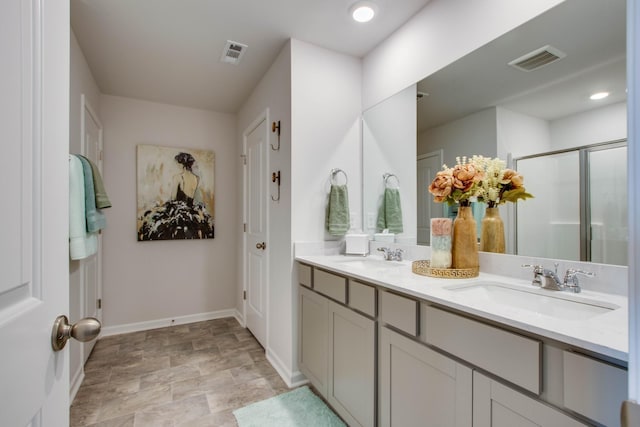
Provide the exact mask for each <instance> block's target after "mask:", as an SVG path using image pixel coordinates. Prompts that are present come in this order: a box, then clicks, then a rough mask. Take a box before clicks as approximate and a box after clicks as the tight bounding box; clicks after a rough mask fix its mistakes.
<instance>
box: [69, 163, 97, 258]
mask: <svg viewBox="0 0 640 427" xmlns="http://www.w3.org/2000/svg"><path fill="white" fill-rule="evenodd" d="M97 251H98V237H97V235H96V233H87V220H86V216H85V209H84V173H83V170H82V163H81V162H80V159H78V158H77V157H76V156H69V256H70V257H71V259H83V258H88V257H90V256H91V255H93V254H95V253H96V252H97Z"/></svg>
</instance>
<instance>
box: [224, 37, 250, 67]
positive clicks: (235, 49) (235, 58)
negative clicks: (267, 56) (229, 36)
mask: <svg viewBox="0 0 640 427" xmlns="http://www.w3.org/2000/svg"><path fill="white" fill-rule="evenodd" d="M247 47H248V46H247V45H246V44H242V43H238V42H234V41H232V40H227V44H225V45H224V49H223V50H222V57H221V58H220V61H222V62H226V63H228V64H234V65H236V64H238V63H239V62H240V59H242V55H244V52H245V51H246V50H247Z"/></svg>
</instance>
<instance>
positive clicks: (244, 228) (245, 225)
mask: <svg viewBox="0 0 640 427" xmlns="http://www.w3.org/2000/svg"><path fill="white" fill-rule="evenodd" d="M242 228H243V231H244V232H245V233H246V232H247V223H246V222H245V223H244V224H242Z"/></svg>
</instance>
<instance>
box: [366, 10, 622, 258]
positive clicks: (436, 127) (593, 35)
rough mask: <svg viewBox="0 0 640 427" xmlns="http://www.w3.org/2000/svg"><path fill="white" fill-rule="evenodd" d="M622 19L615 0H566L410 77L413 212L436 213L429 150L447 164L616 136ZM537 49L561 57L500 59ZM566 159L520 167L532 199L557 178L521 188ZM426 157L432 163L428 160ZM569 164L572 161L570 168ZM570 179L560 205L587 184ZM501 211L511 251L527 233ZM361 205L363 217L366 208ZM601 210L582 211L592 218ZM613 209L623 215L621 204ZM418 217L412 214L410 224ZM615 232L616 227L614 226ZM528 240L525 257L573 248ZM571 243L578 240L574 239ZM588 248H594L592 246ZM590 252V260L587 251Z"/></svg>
mask: <svg viewBox="0 0 640 427" xmlns="http://www.w3.org/2000/svg"><path fill="white" fill-rule="evenodd" d="M625 20H626V18H625V1H624V0H610V1H606V2H603V1H601V0H566V1H565V2H563V3H561V4H559V5H558V6H556V7H554V8H552V9H550V10H549V11H547V12H545V13H543V14H541V15H540V16H538V17H536V18H534V19H532V20H531V21H529V22H527V23H525V24H523V25H521V26H520V27H518V28H516V29H514V30H513V31H511V32H509V33H507V34H505V35H503V36H501V37H499V38H498V39H496V40H494V41H493V42H491V43H488V44H487V45H485V46H483V47H481V48H480V49H478V50H476V51H474V52H472V53H470V54H469V55H467V56H465V57H463V58H461V59H460V60H458V61H456V62H454V63H452V64H450V65H449V66H447V67H445V68H443V69H442V70H440V71H438V72H436V73H434V74H433V75H431V76H428V77H427V78H425V79H424V80H422V81H420V82H418V83H417V92H418V94H419V95H422V96H421V97H418V98H417V102H416V103H417V150H416V152H415V153H414V157H413V158H410V157H407V158H405V165H407V164H408V163H409V162H411V161H413V162H417V165H418V166H417V168H416V175H415V178H414V179H415V180H416V182H417V191H418V195H417V197H416V199H415V201H414V203H415V204H416V206H415V210H416V211H420V212H421V213H420V214H419V216H420V217H422V216H423V215H425V213H423V212H425V210H426V212H429V213H428V215H432V214H431V213H430V212H431V211H433V210H434V209H435V211H436V212H437V213H438V214H437V215H436V216H441V215H443V213H444V211H443V210H438V209H437V207H436V208H434V209H432V208H431V207H425V203H426V202H425V201H428V200H429V198H430V195H429V194H428V192H427V186H428V184H429V183H430V182H431V180H432V179H433V175H431V174H432V173H433V174H435V172H436V171H437V169H436V170H435V171H431V170H430V169H428V168H427V171H425V170H423V169H422V167H421V162H422V160H423V159H424V158H426V157H430V156H431V157H433V156H435V155H434V153H440V152H441V153H442V163H445V164H447V165H449V166H451V165H453V164H455V158H456V157H457V156H463V155H466V156H471V155H473V154H479V155H484V156H487V157H500V158H502V159H504V160H508V161H510V162H511V159H513V158H523V157H527V156H532V155H535V154H539V153H549V152H558V151H564V150H568V149H572V148H575V147H583V146H588V145H593V144H600V143H603V142H607V141H620V140H625V139H626V90H625V88H626V78H625V73H626V58H625V49H626V47H625V37H626V30H625ZM548 46H551V47H548ZM541 47H547V51H549V52H557V51H560V52H561V53H562V54H561V55H558V56H560V57H561V59H558V60H557V61H555V62H552V63H549V64H547V65H544V66H542V67H540V68H537V69H534V70H532V71H522V70H521V69H518V68H516V67H514V66H511V65H509V63H510V62H512V61H513V60H516V59H519V58H521V57H523V56H524V55H526V54H527V53H530V52H535V51H536V50H537V49H539V48H541ZM602 90H606V91H608V92H610V95H609V97H608V98H605V99H602V100H599V101H591V100H589V95H590V94H591V93H592V92H595V91H602ZM386 102H389V100H388V101H385V102H383V103H382V104H381V105H379V106H376V107H374V108H383V107H382V105H383V104H385V103H386ZM366 114H367V112H365V119H366ZM382 126H383V124H382V123H378V124H377V127H382ZM386 126H387V128H388V129H389V128H397V126H396V122H386ZM364 137H365V138H364V139H363V171H365V170H367V168H369V165H368V164H367V152H368V150H369V147H370V145H369V143H368V141H367V139H366V134H365V135H364ZM395 144H399V141H395ZM395 147H397V145H395ZM378 149H379V148H378ZM436 155H437V154H436ZM566 161H568V160H566V159H562V160H561V161H560V160H558V161H556V160H548V161H544V162H539V163H538V164H532V165H531V168H530V169H529V170H527V171H522V172H523V175H524V177H525V186H526V187H527V190H528V191H529V192H530V193H532V194H533V195H534V196H536V198H544V197H546V196H545V194H544V193H545V192H546V191H547V190H548V189H549V188H552V187H554V186H555V187H558V186H559V184H558V183H559V181H553V182H552V183H550V184H548V185H547V186H542V187H541V188H539V189H533V188H530V185H534V183H535V180H536V179H537V178H539V177H540V176H543V175H546V176H558V179H568V174H569V172H568V169H567V168H568V166H567V165H566V164H565V162H566ZM433 163H434V164H436V160H433ZM511 163H512V162H511ZM534 163H536V162H534ZM556 163H557V164H558V167H559V168H561V169H558V170H557V171H552V170H551V166H552V165H553V164H556ZM510 166H512V167H513V164H510ZM431 168H432V167H431ZM518 168H520V165H519V166H518ZM369 169H370V168H369ZM578 169H579V168H578V167H577V166H576V173H577V171H578ZM418 171H421V172H420V173H418ZM383 172H392V173H395V172H397V171H394V170H385V171H383V170H378V171H377V173H378V174H382V173H383ZM574 178H575V180H578V183H577V184H576V185H577V186H578V189H577V190H576V191H575V192H574V191H573V190H571V191H567V192H566V193H567V194H566V195H565V197H564V199H563V201H564V202H569V199H570V198H569V194H568V193H569V192H571V194H572V195H574V196H575V197H574V196H572V197H573V201H572V202H570V204H571V207H567V209H566V210H565V211H564V212H569V211H578V212H580V208H579V206H578V199H579V195H580V194H581V193H580V188H581V187H580V186H582V187H583V188H586V186H587V184H586V183H584V182H580V178H579V177H578V176H576V177H574ZM407 179H408V178H404V179H403V182H407ZM374 184H375V183H374ZM370 185H371V182H370V181H369V180H367V179H366V178H365V177H363V186H364V188H363V196H364V198H366V197H368V196H367V194H368V193H369V186H370ZM563 185H564V184H563ZM567 185H568V184H567ZM371 193H375V191H371ZM563 194H564V193H563ZM403 195H404V196H405V198H404V200H403V209H405V210H409V209H411V207H410V204H411V202H412V201H411V200H409V197H408V195H406V194H403ZM533 200H536V199H532V200H526V201H521V202H519V203H518V215H520V213H522V212H524V210H525V209H526V208H528V207H529V206H534V203H530V202H532V201H533ZM624 209H626V204H624ZM501 211H502V213H501V215H502V217H503V219H504V221H505V228H506V233H507V252H508V253H516V250H517V249H518V248H516V240H517V242H518V245H520V244H521V243H522V242H524V241H525V240H531V239H533V238H534V236H521V235H518V236H517V239H516V221H515V209H513V207H512V206H508V207H505V206H502V207H501ZM363 212H365V215H366V209H363ZM535 214H536V209H535V208H532V215H535ZM602 214H603V213H596V212H595V211H594V212H592V213H590V214H589V213H583V215H591V216H592V217H593V218H595V217H597V216H601V215H602ZM620 215H622V216H626V212H625V213H624V214H623V213H620ZM594 221H595V219H594ZM427 222H428V221H427V220H423V219H421V220H420V221H419V222H418V224H422V225H423V224H426V223H427ZM365 223H366V218H365ZM422 225H419V226H418V227H417V230H416V234H417V236H418V240H419V241H423V239H421V238H420V236H421V235H422V234H423V233H424V228H423V227H422ZM596 228H597V226H596ZM567 232H568V233H569V234H571V233H572V231H567ZM619 232H620V233H623V234H624V231H623V230H619ZM558 233H559V234H557V236H556V237H557V238H558V239H559V240H560V241H562V242H563V243H564V242H566V241H568V240H569V235H566V236H565V235H564V234H563V233H565V231H559V232H558ZM594 234H596V235H597V234H598V231H596V232H594ZM625 238H626V236H625ZM623 240H624V239H623ZM533 243H534V245H533V246H535V248H533V249H532V252H531V253H530V255H532V256H540V257H549V258H562V259H569V258H572V259H573V258H574V255H566V254H565V253H564V252H562V253H560V252H558V250H559V249H558V246H557V245H555V246H554V245H542V244H540V245H537V246H536V245H535V242H533ZM577 246H578V248H580V244H579V243H578V244H577ZM549 247H552V248H553V249H549ZM554 251H555V252H554ZM580 251H582V249H578V255H577V258H575V259H580ZM591 252H592V254H593V253H595V251H594V250H592V251H591ZM609 252H610V251H609ZM625 256H626V254H625ZM591 259H592V260H593V261H596V258H594V257H593V255H592V257H591ZM597 262H606V263H616V264H618V263H620V264H624V262H623V261H621V260H620V259H616V260H615V261H614V260H612V259H610V258H608V257H607V256H604V257H601V258H600V259H599V260H598V261H597Z"/></svg>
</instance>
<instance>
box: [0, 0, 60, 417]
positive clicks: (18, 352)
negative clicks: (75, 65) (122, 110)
mask: <svg viewBox="0 0 640 427" xmlns="http://www.w3.org/2000/svg"><path fill="white" fill-rule="evenodd" d="M0 57H2V73H1V74H2V78H0V93H1V94H2V96H0V147H1V148H0V150H1V151H0V153H1V157H2V159H3V160H4V161H3V162H2V163H3V165H2V168H0V181H1V182H2V183H3V185H2V208H1V209H0V223H1V224H2V232H0V235H1V238H0V272H1V274H0V342H1V343H2V347H1V349H0V361H1V362H2V363H0V378H1V380H0V414H1V416H0V418H1V421H0V423H1V424H2V425H6V426H20V427H21V426H27V425H29V426H45V427H46V426H65V425H68V424H69V360H68V354H67V351H66V350H63V351H59V352H54V351H53V350H52V347H51V330H52V327H53V322H54V320H55V319H56V317H57V316H58V315H59V314H66V313H67V310H68V303H69V283H68V278H69V262H68V260H69V255H68V253H69V250H68V223H69V218H68V192H69V179H68V177H69V175H68V170H69V160H68V154H67V153H68V150H69V102H68V97H69V2H68V0H47V1H35V0H34V1H29V0H3V1H2V2H0Z"/></svg>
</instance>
